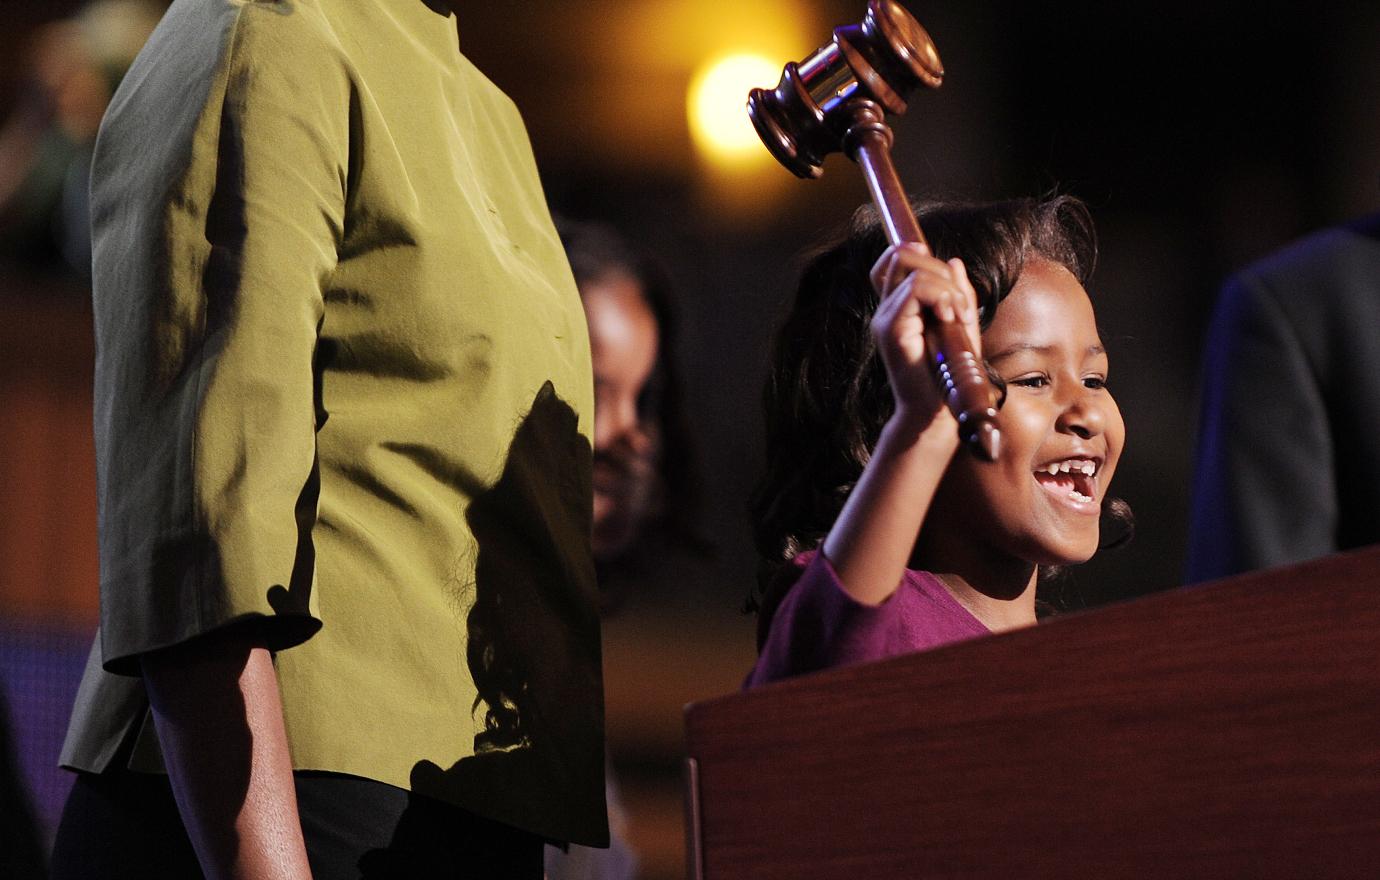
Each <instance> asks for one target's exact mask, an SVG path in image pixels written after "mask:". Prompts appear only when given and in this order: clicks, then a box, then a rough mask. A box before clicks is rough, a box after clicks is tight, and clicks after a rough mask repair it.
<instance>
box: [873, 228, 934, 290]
mask: <svg viewBox="0 0 1380 880" xmlns="http://www.w3.org/2000/svg"><path fill="white" fill-rule="evenodd" d="M944 265H945V264H944V262H943V261H942V260H938V259H936V258H934V257H933V256H931V255H930V249H929V248H928V247H926V246H925V245H923V244H919V243H918V242H906V243H905V244H902V245H900V246H892V247H889V248H887V249H886V250H885V251H882V255H881V256H880V257H878V258H877V262H876V263H874V264H873V265H872V271H871V273H870V274H869V276H868V277H869V279H870V280H871V281H872V287H873V289H874V290H876V291H877V293H878V294H879V295H880V296H881V297H883V298H885V297H886V296H888V295H889V294H890V293H891V292H892V291H893V290H894V289H895V288H896V286H897V285H898V284H900V283H901V281H902V279H903V278H905V276H906V275H907V274H908V273H909V272H911V271H912V270H914V269H917V268H920V267H922V266H929V267H932V268H933V267H936V266H938V267H944ZM943 271H947V267H945V268H944V270H943Z"/></svg>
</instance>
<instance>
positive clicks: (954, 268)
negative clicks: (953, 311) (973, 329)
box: [949, 257, 978, 324]
mask: <svg viewBox="0 0 1380 880" xmlns="http://www.w3.org/2000/svg"><path fill="white" fill-rule="evenodd" d="M949 269H950V272H951V274H952V276H953V279H954V283H955V284H956V285H957V286H958V289H959V292H961V293H962V294H963V303H962V306H961V309H962V311H963V321H964V323H966V324H976V323H977V319H978V315H977V310H978V306H977V290H975V289H974V288H973V282H972V281H971V280H970V279H969V278H968V268H967V267H966V266H964V265H963V261H962V260H960V259H959V258H958V257H954V258H953V259H952V260H949Z"/></svg>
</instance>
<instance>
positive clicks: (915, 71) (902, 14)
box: [748, 0, 944, 177]
mask: <svg viewBox="0 0 1380 880" xmlns="http://www.w3.org/2000/svg"><path fill="white" fill-rule="evenodd" d="M943 79H944V67H943V64H942V63H941V62H940V60H939V52H938V50H937V49H935V47H934V41H933V40H931V39H930V35H929V34H928V33H926V32H925V29H924V28H923V27H921V26H920V23H919V22H918V21H916V20H915V19H914V18H913V17H912V16H911V14H910V13H909V12H907V11H906V10H905V9H904V8H903V7H902V6H901V5H900V4H899V3H896V2H894V0H870V2H869V3H868V4H867V15H866V17H864V18H863V20H862V23H861V24H854V25H845V26H843V27H840V28H836V29H835V30H834V38H833V39H832V40H831V41H830V42H829V43H827V44H826V45H825V46H823V47H822V48H820V49H819V50H817V51H816V52H815V53H814V54H813V55H811V56H810V57H809V58H806V59H805V60H804V61H801V62H800V63H799V64H797V63H795V62H791V63H789V64H787V65H786V69H785V71H784V72H783V73H782V74H781V82H780V83H779V84H778V85H777V87H776V88H775V89H772V90H770V91H768V90H767V89H753V90H752V91H751V92H750V93H749V95H748V115H749V116H751V117H752V124H753V125H754V126H756V128H757V134H758V136H759V137H761V138H762V143H764V144H766V147H767V149H768V150H769V151H770V152H771V154H772V155H773V156H775V157H776V160H777V161H778V162H780V163H781V164H782V165H785V166H786V167H787V168H788V169H790V170H791V171H792V172H793V173H795V174H796V176H798V177H819V176H820V174H821V173H822V172H823V164H824V157H825V156H827V155H829V154H830V153H834V152H838V151H839V150H841V149H843V136H844V134H845V132H846V131H847V129H848V127H849V126H850V125H852V124H853V121H854V120H853V117H852V115H851V105H854V104H856V102H858V101H860V100H869V101H873V102H875V103H876V104H878V105H880V106H881V107H882V109H883V110H885V111H886V112H888V113H893V114H901V113H904V112H906V97H907V96H908V95H909V94H910V93H911V91H912V90H913V89H914V88H915V87H916V86H917V85H919V84H920V83H924V84H925V85H927V86H930V87H931V88H938V87H939V85H940V83H941V82H943Z"/></svg>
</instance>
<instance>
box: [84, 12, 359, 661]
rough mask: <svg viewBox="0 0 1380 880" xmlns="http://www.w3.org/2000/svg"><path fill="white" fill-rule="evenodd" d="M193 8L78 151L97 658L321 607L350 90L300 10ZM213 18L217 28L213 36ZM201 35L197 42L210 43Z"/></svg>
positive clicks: (299, 620) (288, 626) (301, 620)
mask: <svg viewBox="0 0 1380 880" xmlns="http://www.w3.org/2000/svg"><path fill="white" fill-rule="evenodd" d="M281 6H283V4H186V5H185V6H181V7H176V8H174V10H173V11H172V12H170V13H169V17H168V18H167V19H165V21H164V22H163V24H162V25H161V26H160V28H159V30H158V32H156V33H155V35H154V38H153V40H152V41H151V43H150V45H149V47H147V48H146V49H145V52H144V54H143V55H141V57H140V59H139V60H138V61H136V63H135V66H134V68H133V69H132V70H131V71H130V74H129V75H128V76H127V77H126V79H125V83H124V84H123V85H122V87H121V89H120V91H119V93H117V95H116V98H115V100H114V101H113V102H112V105H111V108H110V110H109V111H108V113H107V117H106V120H105V122H104V124H103V126H102V130H101V133H100V137H99V140H98V145H97V150H96V157H95V161H94V165H93V198H92V204H93V241H94V264H93V276H94V282H93V292H94V297H95V319H96V329H97V371H96V413H95V416H96V419H95V430H96V440H97V468H98V476H99V492H100V499H99V509H100V527H101V540H100V544H101V569H102V574H101V633H102V636H101V637H102V654H103V662H104V666H105V668H106V669H107V670H109V671H112V672H118V673H124V674H137V673H138V662H137V659H138V655H140V654H142V653H144V652H147V651H150V650H154V649H157V648H161V647H166V646H169V645H173V644H176V643H178V642H181V641H184V640H186V639H189V638H192V637H195V636H197V635H200V634H203V633H206V632H209V631H211V630H214V629H217V628H219V627H222V626H225V625H226V624H229V623H233V622H238V621H245V620H255V619H257V620H259V621H261V623H262V626H263V629H264V632H265V633H266V636H267V639H268V643H269V646H270V647H271V648H273V649H275V650H282V649H284V648H288V647H291V646H292V645H294V644H297V643H299V642H301V641H303V640H305V639H306V638H308V637H309V636H310V635H311V634H312V633H314V632H315V631H316V630H317V629H318V628H319V626H320V625H321V623H320V619H319V614H318V610H317V609H318V603H317V597H316V594H315V588H314V587H315V585H314V557H313V546H312V540H311V530H312V527H313V525H314V522H315V516H316V503H317V495H318V491H319V483H318V470H317V462H316V430H317V429H318V427H319V423H320V421H321V420H322V418H323V416H322V415H321V413H322V410H321V401H320V389H319V380H318V377H317V372H316V367H315V364H314V359H315V350H316V343H317V337H318V332H319V329H320V326H321V323H322V320H323V316H324V297H323V291H324V288H325V286H326V284H327V279H328V277H329V275H330V273H331V271H332V270H333V268H334V266H335V262H336V255H337V251H338V248H339V243H340V241H341V238H342V236H343V230H344V214H345V190H346V182H347V177H348V167H349V162H348V154H349V144H350V137H351V132H350V101H351V91H350V85H349V79H348V76H347V75H346V71H345V67H344V65H343V63H342V62H340V61H339V60H338V55H336V54H335V53H334V52H333V51H332V47H331V44H330V39H329V34H328V33H327V30H326V29H325V28H324V25H323V24H322V23H321V22H319V21H316V20H314V19H313V18H312V17H311V16H312V15H313V13H312V12H311V11H309V10H304V9H302V8H300V7H293V8H291V9H289V10H288V12H286V13H284V12H283V10H281V9H279V7H281ZM208 35H210V36H208ZM208 40H210V41H213V42H214V44H215V46H216V47H217V50H216V51H211V52H209V53H208V52H203V51H201V50H202V49H204V48H205V47H206V46H207V41H208Z"/></svg>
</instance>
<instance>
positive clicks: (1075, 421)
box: [1055, 386, 1107, 439]
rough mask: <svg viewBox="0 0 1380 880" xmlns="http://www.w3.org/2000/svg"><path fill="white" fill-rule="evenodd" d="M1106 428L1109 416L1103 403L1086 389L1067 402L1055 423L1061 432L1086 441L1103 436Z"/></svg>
mask: <svg viewBox="0 0 1380 880" xmlns="http://www.w3.org/2000/svg"><path fill="white" fill-rule="evenodd" d="M1080 387H1081V386H1080ZM1106 426H1107V414H1106V412H1104V411H1103V407H1102V404H1101V402H1100V401H1099V400H1097V399H1096V398H1095V397H1093V396H1092V394H1090V393H1088V391H1087V390H1086V389H1085V390H1084V391H1083V393H1080V394H1078V395H1076V396H1075V397H1074V398H1073V399H1072V400H1070V401H1068V402H1067V404H1066V405H1065V406H1064V408H1063V410H1062V411H1061V412H1060V413H1059V418H1058V419H1057V420H1056V422H1055V427H1056V428H1058V429H1059V430H1060V431H1065V432H1068V433H1070V434H1075V435H1077V436H1079V437H1082V438H1084V439H1087V438H1089V437H1095V436H1097V435H1098V434H1101V433H1102V432H1103V431H1104V430H1105V429H1106Z"/></svg>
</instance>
